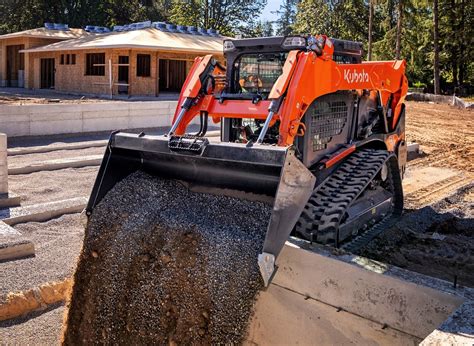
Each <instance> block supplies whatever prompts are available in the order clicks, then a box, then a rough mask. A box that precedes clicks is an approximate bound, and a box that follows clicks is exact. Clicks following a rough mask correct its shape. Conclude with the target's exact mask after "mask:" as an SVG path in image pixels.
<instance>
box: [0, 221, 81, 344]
mask: <svg viewBox="0 0 474 346" xmlns="http://www.w3.org/2000/svg"><path fill="white" fill-rule="evenodd" d="M14 228H15V229H16V230H18V231H20V232H21V233H22V235H23V236H25V237H27V238H29V239H31V240H32V242H33V243H34V244H35V252H36V255H35V257H31V258H25V259H21V260H15V261H9V262H3V263H0V272H1V275H0V277H1V279H0V301H1V300H2V299H3V298H5V296H6V294H7V293H9V292H18V291H23V290H28V289H31V288H35V287H38V286H39V285H41V284H44V283H47V282H53V281H62V280H64V279H65V278H68V277H71V276H72V274H73V273H74V269H75V266H76V261H77V257H78V256H79V253H80V250H81V245H82V242H83V238H84V226H83V224H82V222H81V220H80V215H79V214H71V215H64V216H61V217H60V218H57V219H53V220H50V221H48V222H28V223H25V224H19V225H16V226H14ZM0 344H1V343H0Z"/></svg>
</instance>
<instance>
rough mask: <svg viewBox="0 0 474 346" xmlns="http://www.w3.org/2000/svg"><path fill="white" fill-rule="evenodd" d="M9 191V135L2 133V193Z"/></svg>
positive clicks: (0, 179)
mask: <svg viewBox="0 0 474 346" xmlns="http://www.w3.org/2000/svg"><path fill="white" fill-rule="evenodd" d="M3 193H8V165H7V136H6V135H5V134H4V133H0V194H3Z"/></svg>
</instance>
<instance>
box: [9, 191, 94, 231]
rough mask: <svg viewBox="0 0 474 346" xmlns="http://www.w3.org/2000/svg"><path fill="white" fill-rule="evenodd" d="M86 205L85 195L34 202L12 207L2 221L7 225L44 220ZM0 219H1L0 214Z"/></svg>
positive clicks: (74, 210)
mask: <svg viewBox="0 0 474 346" xmlns="http://www.w3.org/2000/svg"><path fill="white" fill-rule="evenodd" d="M86 205H87V198H86V197H77V198H71V199H65V200H61V201H56V202H49V203H43V204H36V205H31V206H26V207H21V208H16V209H13V210H11V211H10V214H9V215H7V216H6V217H4V218H3V220H2V221H3V222H4V223H6V224H7V225H9V226H14V225H16V224H19V223H24V222H44V221H48V220H51V219H54V218H56V217H59V216H62V215H65V214H75V213H80V212H82V211H83V210H84V208H85V207H86ZM0 219H2V215H1V214H0Z"/></svg>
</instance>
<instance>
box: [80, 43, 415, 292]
mask: <svg viewBox="0 0 474 346" xmlns="http://www.w3.org/2000/svg"><path fill="white" fill-rule="evenodd" d="M224 54H225V58H226V64H225V66H224V64H223V63H222V62H219V61H218V60H216V59H214V58H213V57H212V56H210V55H208V56H204V57H198V58H196V59H195V62H194V65H193V66H192V68H191V70H190V72H189V75H188V77H187V79H186V81H185V83H184V85H183V88H182V91H181V94H180V98H179V104H178V107H177V109H176V113H175V115H174V118H173V123H172V126H171V129H170V131H169V133H168V134H166V135H163V136H149V135H145V134H143V133H142V134H138V135H137V134H130V133H123V132H116V133H113V134H112V136H111V138H110V142H109V144H108V147H107V150H106V153H105V157H104V160H103V162H102V165H101V167H100V170H99V174H98V177H97V180H96V182H95V185H94V188H93V191H92V194H91V197H90V200H89V203H88V205H87V208H86V214H87V215H89V216H90V215H91V214H92V213H93V212H94V207H95V206H96V205H97V203H99V202H100V201H101V199H102V198H103V197H104V196H105V194H106V193H107V192H108V191H109V190H110V189H111V188H112V187H113V186H114V185H115V184H116V183H117V182H118V181H120V180H122V179H123V178H125V177H126V176H128V175H129V174H131V173H133V172H134V171H136V170H143V171H145V172H147V173H149V174H152V175H155V176H158V177H162V178H167V179H176V180H180V181H182V182H184V183H185V184H187V185H188V186H189V188H190V189H195V190H198V191H205V192H207V193H215V194H228V195H232V196H239V197H241V198H246V199H247V198H248V199H253V200H255V199H256V200H260V199H262V200H267V201H271V203H273V212H272V215H271V218H270V220H269V221H268V229H267V233H266V239H265V242H264V245H263V248H262V252H261V255H260V256H259V258H258V262H259V266H260V270H261V273H262V277H263V279H264V282H265V284H266V285H268V283H269V281H270V280H271V277H272V274H273V273H274V270H275V259H276V258H277V256H278V254H279V252H280V251H281V249H282V247H283V245H284V243H285V241H286V240H287V238H288V237H289V235H290V234H293V235H295V236H297V237H300V238H303V239H305V240H309V241H312V242H317V243H321V244H328V245H331V246H334V247H344V246H348V247H349V248H350V244H353V243H354V242H357V241H359V242H360V241H364V239H365V240H367V239H370V237H373V232H371V230H374V229H376V230H380V228H381V227H383V225H384V224H385V223H387V222H389V220H393V218H394V217H396V216H398V215H400V213H401V212H402V208H403V195H402V185H401V178H402V176H403V173H404V170H405V164H406V144H405V106H404V99H405V96H406V93H407V89H408V83H407V79H406V77H405V62H404V61H374V62H362V61H361V56H362V44H360V43H356V42H350V41H343V40H337V39H330V38H327V37H326V36H323V35H319V36H288V37H271V38H256V39H235V40H234V39H228V40H225V41H224ZM196 117H199V119H200V124H201V126H200V130H199V131H198V132H197V133H195V134H191V133H189V132H187V127H188V125H189V124H190V122H191V121H192V120H193V119H194V118H196ZM211 120H212V121H213V122H214V123H219V122H220V123H221V141H220V142H218V143H215V142H210V141H209V140H208V138H206V137H205V135H206V131H207V124H208V122H209V121H211ZM184 207H185V206H183V208H184ZM176 212H177V213H179V210H177V211H176ZM348 244H349V245H348ZM256 260H257V258H256Z"/></svg>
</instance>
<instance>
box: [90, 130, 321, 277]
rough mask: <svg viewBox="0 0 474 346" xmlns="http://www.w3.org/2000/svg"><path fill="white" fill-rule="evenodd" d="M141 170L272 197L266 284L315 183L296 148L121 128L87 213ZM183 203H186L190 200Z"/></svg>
mask: <svg viewBox="0 0 474 346" xmlns="http://www.w3.org/2000/svg"><path fill="white" fill-rule="evenodd" d="M137 170H142V171H144V172H146V173H148V174H150V175H152V176H155V177H161V178H165V179H174V180H179V181H181V182H183V183H185V184H186V185H187V186H188V188H189V189H191V190H194V191H198V192H199V191H200V192H206V193H212V194H218V195H219V194H220V195H228V196H232V197H237V198H243V199H250V200H259V201H267V202H271V203H272V204H273V210H272V214H271V217H270V220H269V221H268V228H267V232H266V236H265V242H264V244H263V248H262V253H261V254H260V255H259V258H258V264H259V268H260V272H261V274H262V278H263V281H264V284H265V286H267V285H268V284H269V281H270V280H271V277H272V275H273V273H274V271H275V260H276V258H277V256H278V254H279V253H280V251H281V249H282V247H283V245H284V244H285V241H286V239H287V238H288V236H289V234H290V232H291V230H292V229H293V227H294V225H295V223H296V221H297V220H298V217H299V216H300V214H301V211H302V210H303V208H304V205H305V204H306V202H307V201H308V199H309V197H310V195H311V192H312V190H313V187H314V183H315V177H314V176H313V174H312V173H311V172H310V171H309V170H308V169H307V168H306V167H305V166H304V165H303V164H302V163H301V162H300V161H299V160H298V159H297V158H296V157H295V154H294V151H293V149H292V148H286V147H276V146H264V145H255V146H245V145H243V144H238V143H209V142H208V141H207V140H206V139H205V138H204V137H192V136H182V137H181V136H171V137H166V136H147V135H143V134H139V135H136V134H128V133H120V132H117V133H114V134H112V136H111V138H110V140H109V144H108V146H107V149H106V152H105V155H104V159H103V161H102V164H101V167H100V169H99V173H98V176H97V179H96V181H95V184H94V187H93V190H92V193H91V196H90V199H89V202H88V204H87V207H86V214H87V215H88V216H90V215H91V214H92V213H93V210H94V207H95V206H96V205H97V204H98V203H99V202H100V201H101V200H102V198H103V197H104V196H105V195H106V193H107V192H108V191H109V190H110V189H111V188H112V187H113V186H115V184H116V183H118V182H119V181H121V180H122V179H124V178H125V177H127V176H129V175H130V174H131V173H133V172H135V171H137ZM182 206H183V208H186V201H183V202H182ZM203 212H205V211H203ZM176 213H180V210H176Z"/></svg>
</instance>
